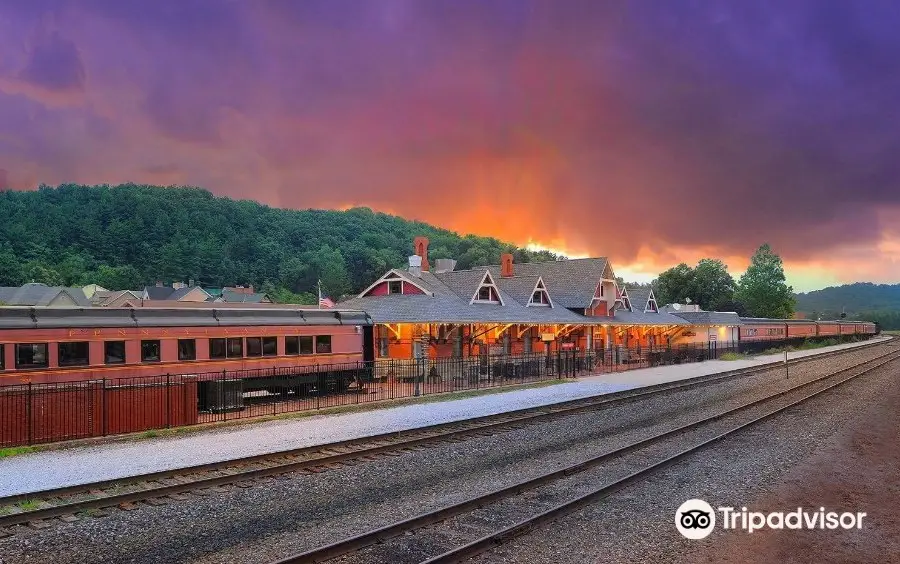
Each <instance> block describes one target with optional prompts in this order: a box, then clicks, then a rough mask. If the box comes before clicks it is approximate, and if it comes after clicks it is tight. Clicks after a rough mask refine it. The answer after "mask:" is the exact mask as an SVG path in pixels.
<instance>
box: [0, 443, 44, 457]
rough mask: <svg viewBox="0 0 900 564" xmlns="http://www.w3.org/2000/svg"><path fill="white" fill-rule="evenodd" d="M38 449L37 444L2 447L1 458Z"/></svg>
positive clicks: (0, 449)
mask: <svg viewBox="0 0 900 564" xmlns="http://www.w3.org/2000/svg"><path fill="white" fill-rule="evenodd" d="M36 450H38V447H36V446H17V447H8V448H0V458H6V457H8V456H16V455H19V454H28V453H29V452H34V451H36Z"/></svg>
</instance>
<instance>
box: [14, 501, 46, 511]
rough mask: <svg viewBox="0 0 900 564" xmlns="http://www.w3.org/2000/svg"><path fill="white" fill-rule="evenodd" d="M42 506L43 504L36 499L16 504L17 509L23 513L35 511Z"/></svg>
mask: <svg viewBox="0 0 900 564" xmlns="http://www.w3.org/2000/svg"><path fill="white" fill-rule="evenodd" d="M40 506H41V502H40V501H37V500H36V499H26V500H25V501H20V502H19V503H17V504H16V507H18V508H19V509H21V510H22V511H33V510H35V509H37V508H38V507H40Z"/></svg>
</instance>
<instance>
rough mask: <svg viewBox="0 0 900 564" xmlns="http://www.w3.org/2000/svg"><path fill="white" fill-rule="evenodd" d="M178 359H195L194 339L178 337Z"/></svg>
mask: <svg viewBox="0 0 900 564" xmlns="http://www.w3.org/2000/svg"><path fill="white" fill-rule="evenodd" d="M178 360H197V341H196V340H195V339H178Z"/></svg>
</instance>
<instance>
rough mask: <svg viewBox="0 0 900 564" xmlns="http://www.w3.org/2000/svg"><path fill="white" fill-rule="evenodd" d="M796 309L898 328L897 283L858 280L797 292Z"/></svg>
mask: <svg viewBox="0 0 900 564" xmlns="http://www.w3.org/2000/svg"><path fill="white" fill-rule="evenodd" d="M796 298H797V310H798V311H802V312H804V313H806V314H807V316H810V317H813V316H816V317H822V318H823V319H833V318H835V317H838V316H840V314H841V312H844V313H846V314H847V317H848V318H849V319H866V320H870V321H877V322H878V323H879V324H881V326H882V328H883V329H900V284H872V283H870V282H860V283H856V284H846V285H844V286H831V287H828V288H824V289H822V290H815V291H812V292H807V293H805V294H797V296H796Z"/></svg>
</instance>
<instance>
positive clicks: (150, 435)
mask: <svg viewBox="0 0 900 564" xmlns="http://www.w3.org/2000/svg"><path fill="white" fill-rule="evenodd" d="M158 436H159V431H156V430H150V431H144V432H143V433H141V438H142V439H153V438H156V437H158Z"/></svg>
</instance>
